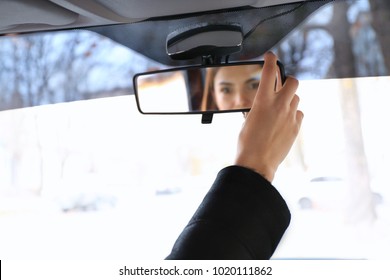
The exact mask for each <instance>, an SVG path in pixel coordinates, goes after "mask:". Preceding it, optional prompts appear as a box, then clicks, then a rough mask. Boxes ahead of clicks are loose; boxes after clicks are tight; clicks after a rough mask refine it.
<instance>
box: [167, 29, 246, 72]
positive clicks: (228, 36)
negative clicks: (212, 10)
mask: <svg viewBox="0 0 390 280" xmlns="http://www.w3.org/2000/svg"><path fill="white" fill-rule="evenodd" d="M243 38H244V35H243V31H242V27H241V25H240V24H237V23H209V22H204V23H197V24H193V25H190V26H187V27H185V28H181V29H178V30H176V31H174V32H171V33H170V34H169V35H168V37H167V41H166V50H167V54H168V55H169V56H170V57H171V58H172V59H174V60H190V59H194V58H199V57H201V58H202V64H203V65H217V64H221V61H222V57H228V56H229V55H231V54H233V53H237V52H240V51H241V50H242V44H243Z"/></svg>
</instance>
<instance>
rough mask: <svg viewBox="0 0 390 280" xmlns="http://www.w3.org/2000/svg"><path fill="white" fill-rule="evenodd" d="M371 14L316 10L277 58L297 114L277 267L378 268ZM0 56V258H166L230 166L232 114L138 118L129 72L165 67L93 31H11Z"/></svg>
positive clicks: (377, 99)
mask: <svg viewBox="0 0 390 280" xmlns="http://www.w3.org/2000/svg"><path fill="white" fill-rule="evenodd" d="M373 2H374V1H363V0H362V1H351V2H344V1H336V2H335V3H334V4H331V5H327V6H324V7H323V8H321V9H320V10H319V11H318V12H316V13H315V14H313V15H312V16H311V17H310V18H309V19H308V21H306V22H305V23H304V24H302V25H300V26H299V27H298V28H296V29H295V30H294V31H293V32H291V33H290V34H289V35H288V36H287V37H286V38H285V39H283V40H282V41H280V42H279V43H278V44H276V45H274V46H273V50H274V51H275V52H276V53H278V55H279V57H280V59H281V60H282V62H284V64H285V66H286V69H287V72H288V73H289V74H292V75H295V76H297V77H298V78H299V79H300V87H299V92H298V94H299V96H300V98H301V104H300V106H301V109H302V110H303V112H304V113H305V119H304V122H303V125H302V129H301V132H300V134H299V136H298V139H297V141H296V143H295V144H294V146H293V148H292V150H291V152H290V154H289V156H288V158H287V159H286V160H285V162H284V163H283V165H282V166H281V167H280V168H279V170H278V173H277V175H276V178H275V181H274V184H275V186H276V187H277V188H278V190H279V191H280V192H281V193H282V195H283V197H284V198H285V199H286V201H287V203H288V205H289V207H290V209H291V212H292V217H293V219H292V223H291V226H290V227H289V229H288V231H287V233H286V235H285V236H284V238H283V240H282V243H281V244H280V246H279V248H278V250H277V252H276V253H275V255H274V258H275V259H291V258H293V259H301V258H303V259H310V258H314V259H319V258H321V259H324V258H329V259H343V258H347V259H350V258H353V259H386V258H388V252H389V249H390V240H389V231H390V227H389V225H390V216H389V213H390V211H389V210H390V192H389V190H390V189H389V185H390V180H389V178H388V176H386V175H387V172H388V167H389V166H390V148H389V145H388V143H390V132H389V129H388V125H387V120H388V119H389V118H390V115H389V114H390V113H389V110H388V108H387V107H388V104H389V102H390V95H389V92H388V90H387V89H388V88H389V86H390V77H389V65H390V64H389V58H388V54H389V48H388V45H386V44H384V43H383V42H384V41H385V39H386V36H385V35H383V33H381V32H379V31H378V30H382V29H378V26H380V25H378V23H377V22H376V20H377V19H378V18H377V17H375V15H376V13H375V12H373V9H374V7H375V6H373V5H370V3H371V4H372V3H373ZM343 15H344V17H343ZM336 16H337V19H338V22H337V24H339V25H338V26H339V28H338V29H334V28H333V29H330V27H329V26H333V25H332V22H333V23H334V21H335V19H336ZM342 20H344V22H343V24H342V23H341V21H342ZM345 25H346V26H347V27H346V28H345V29H342V28H341V27H342V26H344V27H345ZM382 26H386V25H385V24H383V25H382ZM336 31H337V32H336ZM382 31H383V30H382ZM342 32H344V33H342ZM345 32H347V33H345ZM99 34H100V35H99ZM340 34H341V35H340ZM346 34H348V36H350V38H351V40H350V41H349V43H350V44H349V45H348V46H349V48H346V47H344V48H342V49H341V50H340V49H338V47H337V46H338V44H339V42H340V41H339V40H340V37H342V38H344V37H345V38H347V37H348V36H347V35H346ZM344 46H345V45H344ZM0 53H1V57H2V59H1V61H0V68H1V69H2V71H1V72H0V93H1V94H0V108H1V110H2V111H1V112H0V131H1V133H0V135H1V137H0V228H1V231H0V248H1V251H0V256H7V258H29V257H31V258H50V259H63V258H72V259H77V258H79V259H119V258H123V259H162V258H164V257H165V256H166V255H167V254H168V253H169V252H170V249H171V247H172V245H173V242H174V241H175V239H176V238H177V236H178V234H179V233H180V232H181V230H182V229H183V228H184V226H185V225H186V223H187V222H188V220H189V219H190V217H191V216H192V214H193V212H194V211H195V209H196V208H197V206H198V205H199V202H200V201H201V200H202V198H203V196H204V194H205V193H206V192H207V190H208V189H209V188H210V186H211V184H212V183H213V180H214V179H215V176H216V174H217V172H218V171H219V170H220V169H221V168H223V167H225V166H227V165H230V164H231V163H232V162H233V160H234V156H235V150H236V140H237V136H238V132H239V130H240V128H241V125H242V122H243V121H244V119H243V116H242V114H241V113H234V114H218V115H216V116H214V120H213V123H212V124H210V125H203V124H201V120H200V116H197V115H185V116H158V115H157V116H145V115H141V114H140V113H139V112H138V111H137V107H136V103H135V98H134V95H132V84H131V79H132V76H133V75H134V74H135V73H137V72H142V71H147V70H155V69H160V68H166V67H168V66H167V65H166V64H163V63H161V62H156V61H157V60H154V59H152V58H150V57H149V56H144V55H141V54H140V53H139V52H135V51H134V50H132V49H130V48H128V47H126V45H125V44H122V43H120V42H118V41H117V40H114V39H113V38H107V37H106V36H103V34H102V33H101V32H97V31H96V30H94V31H91V30H73V31H71V30H69V31H61V32H58V33H36V34H31V35H28V34H26V35H12V36H11V35H9V36H5V37H1V38H0ZM80 97H81V98H80ZM97 97H101V98H97ZM81 99H82V100H81ZM53 103H55V104H53ZM37 105H41V106H37ZM319 178H320V180H319ZM335 179H337V180H335Z"/></svg>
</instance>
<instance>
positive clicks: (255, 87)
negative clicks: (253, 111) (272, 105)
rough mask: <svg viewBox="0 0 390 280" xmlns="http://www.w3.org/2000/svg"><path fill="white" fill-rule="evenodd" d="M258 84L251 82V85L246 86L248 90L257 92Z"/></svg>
mask: <svg viewBox="0 0 390 280" xmlns="http://www.w3.org/2000/svg"><path fill="white" fill-rule="evenodd" d="M259 84H260V83H259V82H258V81H257V82H252V83H250V84H249V85H248V88H249V89H250V90H257V89H258V88H259Z"/></svg>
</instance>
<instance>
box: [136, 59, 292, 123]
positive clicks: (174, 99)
mask: <svg viewBox="0 0 390 280" xmlns="http://www.w3.org/2000/svg"><path fill="white" fill-rule="evenodd" d="M263 65H264V61H248V62H237V63H229V64H221V65H207V66H204V65H197V66H188V67H179V68H174V69H166V70H160V71H153V72H146V73H139V74H136V75H135V76H134V78H133V83H134V93H135V97H136V102H137V107H138V110H139V111H140V112H141V113H142V114H202V115H203V116H202V123H211V122H212V117H213V114H214V113H227V112H248V111H249V110H250V108H251V105H252V102H253V99H254V96H255V95H256V92H257V89H258V86H259V83H260V80H261V74H262V68H263ZM278 66H279V71H278V73H277V75H276V77H275V87H278V86H281V85H283V83H284V81H285V78H286V77H285V72H284V67H283V64H282V63H281V62H279V61H278Z"/></svg>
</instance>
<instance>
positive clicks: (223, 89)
mask: <svg viewBox="0 0 390 280" xmlns="http://www.w3.org/2000/svg"><path fill="white" fill-rule="evenodd" d="M219 92H221V93H224V94H229V93H231V92H232V90H231V88H230V87H221V88H220V89H219Z"/></svg>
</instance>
